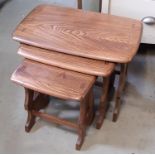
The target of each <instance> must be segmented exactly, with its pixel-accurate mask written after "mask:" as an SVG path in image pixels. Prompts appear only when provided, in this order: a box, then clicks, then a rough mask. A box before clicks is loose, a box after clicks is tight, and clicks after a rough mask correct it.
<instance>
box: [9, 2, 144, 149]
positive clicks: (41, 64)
mask: <svg viewBox="0 0 155 155" xmlns="http://www.w3.org/2000/svg"><path fill="white" fill-rule="evenodd" d="M141 31H142V24H141V22H140V21H137V20H133V19H128V18H122V17H117V16H111V15H105V14H99V13H95V12H86V11H82V10H77V9H70V8H64V7H56V6H52V5H41V6H38V7H36V8H35V9H34V10H33V11H32V12H30V13H29V15H28V16H27V17H25V19H24V20H23V21H22V22H21V23H20V24H19V26H18V27H17V29H16V30H15V32H14V34H13V39H15V40H17V41H19V42H20V47H19V50H18V54H19V55H22V56H23V57H24V60H23V62H22V63H21V64H20V66H19V67H18V68H17V69H16V71H15V72H14V73H13V75H12V77H11V79H12V81H14V82H16V83H18V84H20V85H22V86H23V87H24V88H25V109H26V110H27V112H28V118H27V123H26V126H25V130H26V131H27V132H29V131H30V130H31V128H32V127H33V125H34V123H35V118H36V117H41V118H43V119H46V120H49V121H52V122H54V123H58V124H61V125H67V126H69V127H72V128H74V129H77V132H78V140H77V143H76V149H78V150H79V149H80V148H81V146H82V144H83V141H84V137H85V132H86V127H87V126H89V125H90V124H91V122H92V121H93V118H94V115H95V114H94V108H93V106H94V98H93V91H92V89H93V85H94V84H95V81H96V79H97V77H98V76H100V77H102V78H103V84H102V95H101V98H100V103H99V107H98V110H97V116H96V117H97V119H96V128H98V129H99V128H100V127H101V126H102V123H103V120H104V117H105V113H106V108H107V95H108V93H109V87H110V86H111V84H112V82H113V80H114V79H113V78H112V75H114V73H118V71H115V66H116V65H120V71H119V72H120V75H119V85H118V87H117V88H116V92H115V107H114V112H113V120H114V121H116V120H117V117H118V114H119V109H120V98H121V93H122V91H123V88H124V85H125V79H126V74H127V65H128V63H129V62H130V61H131V60H132V58H133V57H134V55H135V54H136V52H137V49H138V47H139V44H140V38H141ZM111 79H113V80H111ZM49 96H54V97H58V98H60V99H64V100H76V101H79V104H80V114H79V119H78V121H77V123H72V122H69V121H67V120H64V119H60V118H58V117H55V116H51V115H48V114H46V113H43V112H41V111H40V110H41V109H44V108H45V107H46V106H47V105H48V102H49Z"/></svg>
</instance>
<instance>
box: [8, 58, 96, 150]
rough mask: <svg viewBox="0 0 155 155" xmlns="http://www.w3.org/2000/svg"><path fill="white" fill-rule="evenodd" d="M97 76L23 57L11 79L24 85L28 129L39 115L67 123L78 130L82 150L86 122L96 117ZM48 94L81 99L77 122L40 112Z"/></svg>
mask: <svg viewBox="0 0 155 155" xmlns="http://www.w3.org/2000/svg"><path fill="white" fill-rule="evenodd" d="M95 79H96V78H95V76H91V75H85V74H82V73H78V72H73V71H69V70H65V69H61V68H58V67H54V66H48V65H45V64H42V63H38V62H35V61H31V60H28V59H26V60H24V61H23V63H22V64H21V65H20V66H19V67H18V68H17V70H16V71H15V72H14V73H13V75H12V77H11V80H12V81H14V82H16V83H18V84H20V85H22V86H23V87H24V88H25V109H26V110H27V112H28V118H27V123H26V126H25V129H26V131H27V132H29V131H30V130H31V128H32V127H33V125H34V123H35V117H36V116H39V117H41V118H43V119H46V120H48V121H52V122H54V123H58V124H60V125H67V126H69V127H72V128H74V129H77V131H78V140H77V143H76V149H77V150H79V149H80V148H81V146H82V144H83V141H84V137H85V132H86V126H87V125H89V124H90V123H91V121H92V118H93V93H92V86H93V84H94V82H95ZM36 92H38V93H39V95H38V96H36ZM44 94H46V95H44ZM47 95H50V96H54V97H58V98H60V99H65V100H76V101H80V116H79V120H78V123H77V124H75V123H72V122H69V121H66V120H64V119H60V118H57V117H55V116H51V115H48V114H46V113H43V112H40V111H39V110H41V109H42V108H45V106H46V105H47V104H48V101H49V100H48V97H47Z"/></svg>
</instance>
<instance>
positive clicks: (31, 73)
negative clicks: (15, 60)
mask: <svg viewBox="0 0 155 155" xmlns="http://www.w3.org/2000/svg"><path fill="white" fill-rule="evenodd" d="M95 79H96V78H95V76H91V75H86V74H82V73H78V72H73V71H69V70H64V69H61V68H58V67H53V66H48V65H45V64H42V63H38V62H35V61H31V60H28V59H25V60H24V61H23V63H22V64H21V65H20V66H19V67H18V68H17V70H16V71H15V72H14V73H13V75H12V77H11V80H12V81H14V82H16V83H18V84H20V85H22V86H24V87H26V88H29V89H32V90H34V91H37V92H41V93H44V94H47V95H51V96H55V97H58V98H61V99H71V100H82V99H83V98H84V97H85V95H86V94H87V93H88V92H89V90H90V88H91V87H92V85H93V84H94V82H95Z"/></svg>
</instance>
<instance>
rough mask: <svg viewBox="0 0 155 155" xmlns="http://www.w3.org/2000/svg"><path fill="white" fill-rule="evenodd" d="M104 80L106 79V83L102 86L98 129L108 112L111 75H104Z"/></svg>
mask: <svg viewBox="0 0 155 155" xmlns="http://www.w3.org/2000/svg"><path fill="white" fill-rule="evenodd" d="M103 80H104V84H103V86H102V96H101V99H100V105H99V109H98V116H97V123H96V128H97V129H100V128H101V126H102V124H103V121H104V118H105V114H106V109H107V97H108V92H109V84H110V76H108V77H104V78H103Z"/></svg>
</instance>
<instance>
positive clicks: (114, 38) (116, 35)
mask: <svg viewBox="0 0 155 155" xmlns="http://www.w3.org/2000/svg"><path fill="white" fill-rule="evenodd" d="M141 33H142V23H141V22H140V21H138V20H134V19H130V18H125V17H118V16H112V15H106V14H100V13H95V12H89V11H83V10H78V9H72V8H65V7H57V6H52V5H40V6H38V7H36V8H35V9H34V10H33V11H32V12H30V13H29V15H28V16H27V17H26V18H25V19H24V20H23V21H22V22H21V23H20V24H19V26H18V27H17V29H16V30H15V32H14V34H13V39H15V40H17V41H19V42H22V43H26V44H29V45H33V46H37V47H41V48H44V49H48V50H54V51H58V52H63V53H67V54H71V55H76V56H82V57H87V58H92V59H99V60H105V61H112V62H118V63H127V62H129V61H131V60H132V58H133V56H134V55H135V54H136V52H137V49H138V47H139V44H140V39H141Z"/></svg>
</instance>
